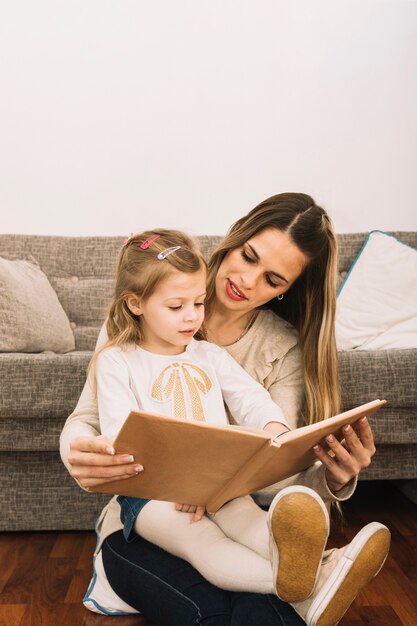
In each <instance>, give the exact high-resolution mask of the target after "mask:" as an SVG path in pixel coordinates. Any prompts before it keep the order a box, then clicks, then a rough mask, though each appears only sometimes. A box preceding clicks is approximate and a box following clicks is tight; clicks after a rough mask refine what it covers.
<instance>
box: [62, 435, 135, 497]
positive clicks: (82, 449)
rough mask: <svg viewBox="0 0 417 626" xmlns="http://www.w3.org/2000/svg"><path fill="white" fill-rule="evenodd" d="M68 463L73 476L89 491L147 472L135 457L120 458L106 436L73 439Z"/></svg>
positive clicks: (124, 455)
mask: <svg viewBox="0 0 417 626" xmlns="http://www.w3.org/2000/svg"><path fill="white" fill-rule="evenodd" d="M68 462H69V463H70V465H71V476H72V477H73V478H75V479H76V480H77V481H78V483H79V484H80V485H81V487H83V488H84V489H86V490H87V491H88V490H89V488H90V487H96V486H98V485H102V484H103V483H107V482H111V481H114V480H120V479H121V478H129V477H131V476H132V475H135V474H139V472H142V471H143V466H142V465H140V464H139V463H135V461H134V458H133V456H130V455H126V454H116V453H115V450H114V448H113V446H112V445H111V444H110V443H109V441H108V440H107V439H106V437H104V435H100V436H98V437H76V438H75V439H73V440H72V441H71V443H70V451H69V455H68Z"/></svg>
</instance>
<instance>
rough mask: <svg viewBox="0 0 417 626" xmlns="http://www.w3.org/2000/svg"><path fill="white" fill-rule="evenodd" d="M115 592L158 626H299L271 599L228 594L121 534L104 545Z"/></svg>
mask: <svg viewBox="0 0 417 626" xmlns="http://www.w3.org/2000/svg"><path fill="white" fill-rule="evenodd" d="M103 565H104V569H105V572H106V575H107V579H108V581H109V583H110V585H111V587H112V588H113V590H114V591H115V592H116V593H117V594H118V595H119V596H120V597H121V598H122V599H123V600H124V601H125V602H127V603H128V604H129V605H130V606H132V607H134V608H135V609H136V610H137V611H140V612H141V613H142V614H143V615H144V616H145V617H147V618H148V619H150V620H152V622H154V624H155V625H156V626H253V624H256V626H303V625H304V621H303V620H302V619H301V618H300V617H299V616H298V615H297V614H296V613H295V611H294V609H293V608H292V607H291V606H290V605H289V604H286V603H285V602H282V601H281V600H279V599H278V598H277V597H275V596H272V595H262V594H255V593H253V594H252V593H232V592H228V591H224V590H223V589H219V588H218V587H215V586H214V585H212V584H211V583H209V582H207V581H206V580H205V579H204V578H203V577H202V576H201V574H199V573H198V572H197V571H196V570H195V569H194V568H193V567H192V566H191V565H190V564H189V563H187V562H186V561H183V560H182V559H179V558H177V557H175V556H173V555H171V554H169V553H168V552H165V551H164V550H162V549H161V548H158V546H155V545H154V544H152V543H149V542H148V541H146V540H145V539H143V538H142V537H139V536H138V535H136V534H135V535H134V536H133V537H132V538H131V540H130V542H129V543H128V542H127V541H126V540H125V538H124V536H123V532H122V531H118V532H116V533H113V534H112V535H110V536H109V537H107V539H106V540H105V541H104V544H103Z"/></svg>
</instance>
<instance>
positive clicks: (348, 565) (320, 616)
mask: <svg viewBox="0 0 417 626" xmlns="http://www.w3.org/2000/svg"><path fill="white" fill-rule="evenodd" d="M390 542H391V533H390V532H389V530H388V528H387V527H386V526H384V525H383V524H379V523H378V522H372V523H371V524H367V526H364V527H363V528H362V530H360V531H359V532H358V534H357V535H356V536H355V537H354V538H353V539H352V541H351V542H350V543H349V544H348V545H347V546H345V547H344V548H339V549H335V550H329V551H328V552H327V553H326V555H325V557H324V558H323V562H322V565H321V568H320V575H319V579H318V582H317V585H316V588H315V590H314V594H313V595H312V596H311V597H310V598H308V599H307V600H304V602H297V603H294V604H293V603H292V606H293V607H294V609H295V610H296V611H297V613H298V614H299V615H300V617H302V618H303V620H304V621H305V622H306V624H307V626H335V625H336V624H337V623H338V622H339V621H340V620H341V619H342V617H343V615H344V614H345V613H346V611H347V610H348V608H349V607H350V605H351V604H352V602H353V600H354V599H355V598H356V596H357V594H358V592H359V591H360V590H361V589H362V588H363V587H364V586H365V585H366V583H367V582H369V581H370V580H371V579H372V578H374V576H376V575H377V574H378V572H379V570H380V569H381V567H382V566H383V564H384V563H385V559H386V558H387V555H388V550H389V546H390Z"/></svg>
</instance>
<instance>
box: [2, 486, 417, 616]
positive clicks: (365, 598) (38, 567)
mask: <svg viewBox="0 0 417 626" xmlns="http://www.w3.org/2000/svg"><path fill="white" fill-rule="evenodd" d="M344 512H345V525H344V526H343V527H342V528H339V529H337V530H334V531H333V532H332V537H331V540H330V542H331V545H332V547H333V546H342V545H344V544H345V543H347V542H348V541H350V540H351V538H352V537H353V536H354V534H355V533H356V532H357V531H358V530H359V529H360V528H361V527H362V526H363V525H364V524H366V523H368V522H370V521H373V520H378V521H381V522H383V523H384V524H386V525H387V526H388V527H389V528H390V530H391V532H392V548H391V552H390V555H389V557H388V560H387V562H386V564H385V566H384V568H383V570H382V572H381V573H380V574H379V576H378V577H377V578H376V579H375V580H373V581H372V582H371V583H370V584H369V585H368V586H367V587H366V588H365V589H364V590H363V591H362V592H361V593H360V594H359V596H358V597H357V599H356V601H355V603H354V605H353V606H352V607H351V608H350V609H349V611H348V612H347V614H346V615H345V617H344V618H343V620H342V621H341V622H340V624H341V625H342V626H360V625H366V626H374V625H375V626H401V625H402V626H417V506H416V505H414V504H412V503H411V502H410V501H409V500H407V499H406V498H405V497H404V496H403V495H402V494H401V493H400V492H398V491H397V490H396V489H395V487H393V486H392V485H391V484H390V483H388V482H387V483H385V482H372V483H360V484H359V487H358V490H357V493H356V494H355V496H354V497H353V498H352V499H351V501H350V502H349V503H348V504H346V505H345V506H344ZM94 543H95V539H94V535H93V533H92V532H79V533H76V532H73V533H52V532H45V533H3V534H0V565H1V567H0V626H110V625H112V626H115V624H117V625H119V624H120V625H121V626H151V624H150V622H149V621H147V620H145V618H143V617H142V618H141V617H131V616H129V617H116V618H115V617H104V616H99V615H95V614H93V613H90V612H89V611H87V610H86V609H84V607H83V605H82V604H81V598H82V597H83V594H84V592H85V590H86V588H87V585H88V582H89V580H90V577H91V555H92V552H93V548H94ZM254 626H256V624H255V622H254Z"/></svg>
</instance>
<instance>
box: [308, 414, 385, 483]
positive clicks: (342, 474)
mask: <svg viewBox="0 0 417 626" xmlns="http://www.w3.org/2000/svg"><path fill="white" fill-rule="evenodd" d="M342 431H343V435H344V442H343V443H340V442H339V441H338V440H337V439H336V437H335V436H334V435H329V436H328V437H326V443H327V445H328V446H329V449H330V450H329V451H330V452H333V454H334V456H330V454H329V452H326V451H325V450H324V449H323V447H322V446H320V445H317V446H314V452H315V453H316V455H317V457H318V458H319V459H320V461H321V462H322V463H323V465H325V466H326V478H327V484H328V486H329V488H330V490H331V491H332V492H333V493H336V492H337V491H339V490H340V489H342V488H343V487H344V486H345V485H347V483H348V482H349V481H350V480H352V478H354V477H355V476H358V475H359V474H360V472H361V471H362V470H363V469H364V468H366V467H368V466H369V465H370V463H371V459H372V457H373V455H374V454H375V444H374V438H373V435H372V430H371V427H370V426H369V422H368V420H367V418H366V417H362V418H361V419H359V420H358V421H357V422H355V423H354V424H353V425H352V426H349V425H346V426H344V427H343V429H342Z"/></svg>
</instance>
